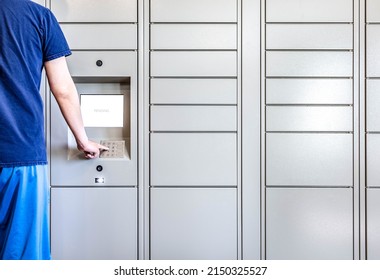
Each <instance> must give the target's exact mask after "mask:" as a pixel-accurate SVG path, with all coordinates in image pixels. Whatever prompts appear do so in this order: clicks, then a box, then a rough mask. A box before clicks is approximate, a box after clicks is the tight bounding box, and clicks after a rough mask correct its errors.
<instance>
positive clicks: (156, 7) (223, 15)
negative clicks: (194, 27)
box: [150, 0, 238, 22]
mask: <svg viewBox="0 0 380 280" xmlns="http://www.w3.org/2000/svg"><path fill="white" fill-rule="evenodd" d="M150 4H151V10H150V11H151V13H150V20H151V22H236V21H237V20H238V19H237V14H238V11H237V1H236V0H181V1H178V0H154V1H151V2H150Z"/></svg>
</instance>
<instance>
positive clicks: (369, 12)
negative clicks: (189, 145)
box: [366, 0, 380, 23]
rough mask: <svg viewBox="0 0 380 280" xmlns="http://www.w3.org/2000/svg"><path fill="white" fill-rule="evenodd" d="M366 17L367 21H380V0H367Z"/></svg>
mask: <svg viewBox="0 0 380 280" xmlns="http://www.w3.org/2000/svg"><path fill="white" fill-rule="evenodd" d="M366 7H367V9H366V19H367V22H374V23H375V22H376V23H378V22H380V14H379V10H380V1H379V0H366Z"/></svg>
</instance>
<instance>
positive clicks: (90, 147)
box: [77, 140, 109, 159]
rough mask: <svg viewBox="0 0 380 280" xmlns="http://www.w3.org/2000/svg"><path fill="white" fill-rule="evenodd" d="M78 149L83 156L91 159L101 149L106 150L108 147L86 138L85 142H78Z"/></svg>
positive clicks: (97, 154) (95, 156)
mask: <svg viewBox="0 0 380 280" xmlns="http://www.w3.org/2000/svg"><path fill="white" fill-rule="evenodd" d="M77 147H78V150H79V151H81V152H83V153H84V156H85V158H87V159H93V158H97V157H99V154H100V152H101V151H108V150H109V149H108V147H106V146H103V145H100V144H98V143H96V142H92V141H90V140H88V141H87V142H86V143H81V144H78V146H77Z"/></svg>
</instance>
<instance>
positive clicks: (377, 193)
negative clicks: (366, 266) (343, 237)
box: [367, 189, 380, 260]
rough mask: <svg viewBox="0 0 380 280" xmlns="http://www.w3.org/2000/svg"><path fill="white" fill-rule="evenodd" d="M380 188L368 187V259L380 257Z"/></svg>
mask: <svg viewBox="0 0 380 280" xmlns="http://www.w3.org/2000/svg"><path fill="white" fill-rule="evenodd" d="M379 215H380V189H367V259H369V260H379V259H380V219H379Z"/></svg>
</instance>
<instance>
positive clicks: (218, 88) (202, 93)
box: [150, 78, 237, 105]
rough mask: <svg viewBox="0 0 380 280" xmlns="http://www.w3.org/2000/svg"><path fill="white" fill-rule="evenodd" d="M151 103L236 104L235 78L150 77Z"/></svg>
mask: <svg viewBox="0 0 380 280" xmlns="http://www.w3.org/2000/svg"><path fill="white" fill-rule="evenodd" d="M150 86H151V87H150V102H151V103H152V104H190V105H191V104H216V105H218V104H237V80H236V79H220V78H217V79H204V78H202V79H194V78H192V79H181V78H177V79H175V78H171V79H151V81H150Z"/></svg>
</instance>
